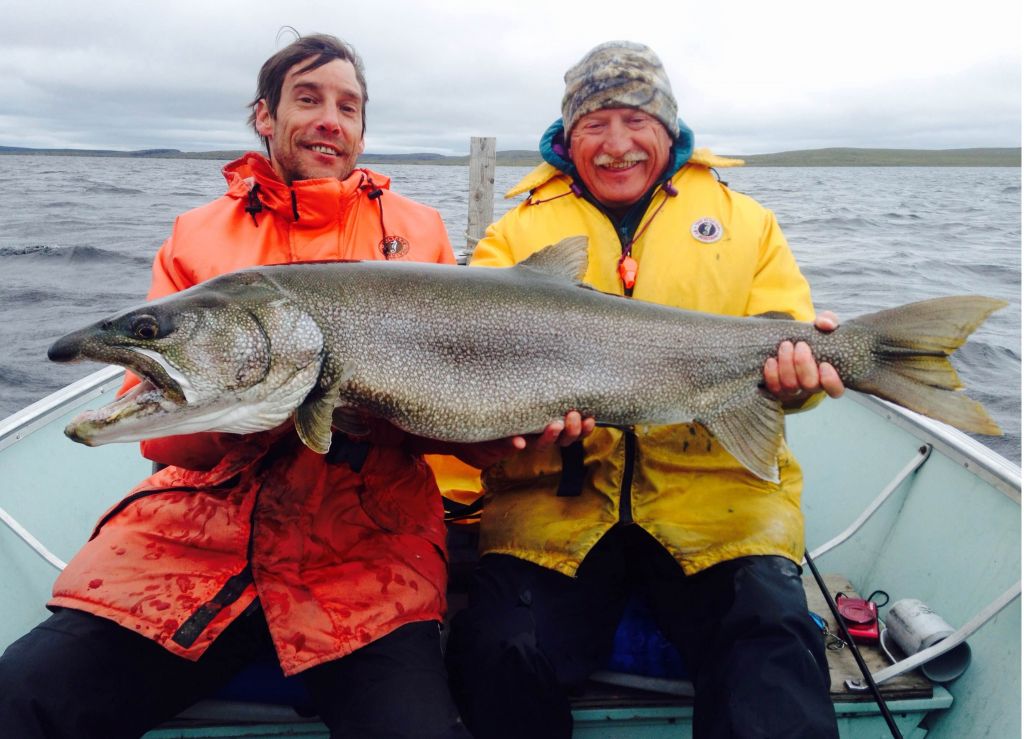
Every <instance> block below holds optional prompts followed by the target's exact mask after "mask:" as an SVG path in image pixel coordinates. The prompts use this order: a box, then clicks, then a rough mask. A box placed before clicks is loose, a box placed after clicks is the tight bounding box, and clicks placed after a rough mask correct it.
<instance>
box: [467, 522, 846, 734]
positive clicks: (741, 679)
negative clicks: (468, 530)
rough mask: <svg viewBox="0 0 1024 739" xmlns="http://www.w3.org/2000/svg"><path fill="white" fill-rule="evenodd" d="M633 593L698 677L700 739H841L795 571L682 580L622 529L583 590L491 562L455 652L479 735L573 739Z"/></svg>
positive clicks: (533, 569)
mask: <svg viewBox="0 0 1024 739" xmlns="http://www.w3.org/2000/svg"><path fill="white" fill-rule="evenodd" d="M634 590H638V591H639V593H640V594H641V596H642V597H644V598H646V599H647V601H648V603H649V605H650V606H651V609H652V611H653V613H654V615H655V619H656V621H657V623H658V627H659V629H660V630H661V631H662V633H663V634H664V635H665V636H666V638H668V640H669V641H671V642H672V643H673V644H674V645H675V646H676V648H677V649H679V650H680V653H681V654H682V655H683V658H684V661H685V662H686V664H687V667H688V669H689V671H690V673H691V674H692V676H693V681H694V687H695V693H696V697H695V704H694V736H695V737H702V738H707V737H779V738H780V739H781V738H785V739H797V738H799V737H806V738H807V739H812V738H813V739H828V738H830V737H838V729H837V726H836V718H835V712H834V709H833V707H832V702H831V699H830V697H829V674H828V664H827V662H826V659H825V649H824V643H823V639H822V635H821V632H820V631H818V630H817V628H816V627H815V626H814V623H813V622H812V620H811V619H810V618H809V616H808V613H807V599H806V596H805V595H804V591H803V586H802V584H801V581H800V570H799V568H798V567H797V565H795V564H794V563H793V562H791V561H790V560H788V559H785V558H782V557H743V558H740V559H736V560H731V561H728V562H723V563H721V564H719V565H716V566H714V567H711V568H709V569H707V570H704V571H702V572H700V573H698V574H696V575H692V576H686V575H685V574H684V572H683V570H682V568H681V567H680V566H679V564H678V563H677V562H676V561H675V560H674V559H673V558H672V557H671V555H669V553H668V552H667V551H665V549H664V548H663V547H662V546H661V545H660V544H659V543H658V542H657V541H656V540H655V539H654V538H653V537H651V536H650V535H649V534H648V533H647V532H645V531H644V530H643V529H641V528H640V527H639V526H636V525H628V526H623V525H618V526H616V527H615V528H613V529H612V530H611V531H610V532H609V533H608V534H607V535H606V536H605V537H603V538H602V539H601V541H600V542H598V544H597V546H596V547H595V548H594V549H593V550H591V552H590V553H589V554H588V555H587V557H586V559H585V560H584V562H583V564H582V566H581V567H580V569H579V571H578V573H577V577H575V578H571V577H567V576H565V575H562V574H559V573H557V572H554V571H553V570H549V569H546V568H543V567H539V566H537V565H535V564H533V563H530V562H526V561H524V560H520V559H517V558H515V557H511V556H507V555H500V554H488V555H485V556H483V557H482V558H481V560H480V563H479V566H478V568H477V571H476V573H475V576H474V582H473V586H472V588H471V590H470V594H469V605H468V607H467V608H466V609H464V610H463V611H461V612H460V613H458V614H457V615H456V616H455V618H454V620H453V623H452V633H451V637H450V639H449V641H448V652H447V659H448V671H449V675H450V678H451V681H452V692H453V694H454V696H455V700H456V703H457V704H458V706H459V708H460V710H461V712H462V716H463V719H464V720H465V722H466V725H467V726H468V727H469V729H470V731H471V732H472V733H473V735H474V736H475V737H477V739H506V738H507V739H520V738H522V737H530V738H531V739H546V738H549V737H550V738H551V739H556V738H557V739H565V738H567V737H569V736H570V735H571V733H572V716H571V713H570V707H569V698H568V696H569V694H570V692H571V691H572V690H573V689H574V688H578V687H579V686H581V685H582V683H584V682H585V680H586V678H587V677H588V676H589V675H590V674H591V673H593V672H594V671H595V670H598V669H601V668H603V667H604V666H605V664H606V663H607V660H608V658H609V656H610V651H611V645H612V640H613V637H614V634H615V629H616V626H617V624H618V622H619V619H620V617H621V614H622V612H623V609H624V607H625V605H626V602H627V599H628V598H629V597H630V595H631V593H632V592H634Z"/></svg>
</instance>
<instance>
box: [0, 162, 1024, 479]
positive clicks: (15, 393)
mask: <svg viewBox="0 0 1024 739" xmlns="http://www.w3.org/2000/svg"><path fill="white" fill-rule="evenodd" d="M221 165H222V163H221V162H216V161H209V160H176V159H122V158H110V159H107V158H91V157H40V156H0V202H3V203H4V204H5V206H4V209H3V210H2V211H0V419H2V418H4V417H6V416H7V415H9V414H11V413H14V412H15V411H17V410H19V409H21V408H23V407H24V406H26V405H28V404H30V403H32V402H34V401H36V400H38V399H40V398H42V397H44V396H45V395H47V394H49V393H51V392H53V391H54V390H56V389H58V388H60V387H62V386H63V385H66V384H67V383H69V382H71V381H73V380H76V379H78V378H80V377H84V376H85V375H87V374H89V373H90V372H93V371H95V370H96V369H98V368H99V365H94V364H77V365H57V364H53V363H50V362H48V361H47V359H46V348H47V347H48V346H49V344H50V343H51V342H52V341H53V340H54V339H55V338H57V337H58V336H61V335H62V334H64V333H66V332H68V331H71V330H73V329H76V328H80V327H81V326H83V325H85V324H86V323H89V322H91V321H94V320H96V319H98V318H101V317H103V316H105V315H107V314H109V313H112V312H114V311H115V310H119V309H121V308H125V307H127V306H129V305H132V304H134V303H137V302H139V301H140V300H141V298H142V297H143V296H144V295H145V293H146V291H147V289H148V286H149V269H150V264H151V262H152V258H153V254H154V253H155V252H156V250H157V247H159V246H160V243H161V241H162V240H163V239H164V238H165V237H166V236H167V234H168V233H169V232H170V229H171V225H172V223H173V220H174V217H175V216H176V215H177V214H178V213H181V212H182V211H184V210H187V209H189V208H192V207H195V206H197V205H201V204H202V203H205V202H207V201H209V200H211V199H213V198H214V197H216V196H218V195H220V194H221V193H222V191H223V186H224V181H223V178H222V177H221V175H220V173H219V170H220V167H221ZM386 171H387V174H389V175H390V176H391V177H392V187H393V188H394V189H395V190H397V191H399V192H401V193H403V194H405V195H407V196H409V197H412V198H414V199H416V200H419V201H421V202H424V203H427V204H429V205H431V206H433V207H435V208H437V209H438V210H439V211H440V212H441V215H442V217H443V218H444V221H445V223H446V225H447V227H448V232H449V235H450V237H451V240H452V244H453V245H454V246H455V248H456V250H462V249H464V248H465V243H466V238H465V230H466V220H467V213H466V211H467V206H466V203H467V200H468V195H467V192H468V178H469V175H468V170H467V169H466V168H463V167H449V166H427V165H417V166H391V167H389V168H387V170H386ZM527 171H528V169H524V168H515V167H509V168H504V167H500V168H498V170H497V175H496V180H497V181H496V185H495V189H496V193H497V196H496V202H495V217H497V216H498V215H500V214H501V213H503V212H504V211H505V210H507V209H508V208H510V207H511V206H512V205H514V202H510V201H504V200H502V199H501V193H503V192H504V191H505V190H507V189H508V188H510V187H511V186H512V185H513V184H514V183H515V182H516V181H517V180H518V179H519V178H520V177H521V176H522V175H523V174H525V173H526V172H527ZM721 175H722V177H723V179H725V180H727V181H728V183H729V185H730V186H731V187H732V188H733V189H736V190H739V191H741V192H745V193H748V194H750V195H752V196H753V197H755V198H756V199H758V200H759V201H761V202H762V203H764V204H765V205H766V206H768V207H770V208H772V209H773V210H774V211H775V212H776V214H777V216H778V219H779V222H780V223H781V224H782V228H783V230H784V231H785V233H786V235H787V237H788V239H789V242H790V245H791V247H792V248H793V251H794V252H795V254H796V257H797V260H798V261H799V262H800V264H801V265H802V268H803V270H804V272H805V274H806V275H807V277H808V279H809V280H810V282H811V286H812V288H813V291H814V297H815V302H816V304H817V306H818V308H819V309H825V308H828V309H831V310H834V311H836V312H837V313H838V314H839V316H840V318H843V317H852V316H855V315H858V314H860V313H864V312H867V311H872V310H877V309H879V308H886V307H892V306H895V305H898V304H901V303H906V302H910V301H913V300H919V299H923V298H930V297H938V296H942V295H954V294H965V293H980V294H985V295H990V296H993V297H998V298H1003V299H1005V300H1007V301H1009V303H1010V306H1009V307H1007V308H1005V309H1004V310H1002V311H1000V312H999V313H997V314H995V315H994V316H993V317H992V318H990V319H989V321H988V322H987V323H986V324H985V325H983V326H982V327H981V328H980V329H979V330H978V331H977V333H975V334H974V336H973V337H972V340H971V341H970V342H969V343H968V344H967V345H966V346H964V347H963V348H962V349H961V350H960V351H959V352H958V353H957V355H956V357H955V358H954V364H956V366H957V368H958V369H959V371H960V374H961V376H962V378H963V380H964V382H965V383H966V385H967V386H968V388H970V390H971V394H972V395H973V396H974V397H975V398H977V399H978V400H980V401H981V402H982V403H983V404H984V405H985V406H986V407H987V408H988V409H989V410H990V412H991V413H992V415H993V416H994V417H995V418H996V420H997V421H998V422H999V424H1000V425H1001V426H1002V428H1003V429H1004V431H1005V432H1006V435H1005V436H1004V437H1000V438H986V437H979V440H980V441H982V442H983V443H985V444H987V445H988V446H990V447H992V448H994V449H995V450H996V451H998V452H1000V453H1001V454H1003V455H1005V456H1007V457H1009V458H1010V459H1012V460H1014V461H1015V462H1017V463H1018V464H1019V463H1020V452H1021V402H1020V391H1021V302H1020V297H1021V282H1020V276H1021V193H1020V180H1021V176H1020V170H1019V169H1016V168H940V167H934V168H928V167H921V168H916V167H892V168H883V167H879V168H843V167H836V168H784V167H778V168H776V167H765V168H751V169H737V170H731V169H730V170H723V171H722V172H721Z"/></svg>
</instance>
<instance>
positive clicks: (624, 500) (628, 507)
mask: <svg viewBox="0 0 1024 739" xmlns="http://www.w3.org/2000/svg"><path fill="white" fill-rule="evenodd" d="M622 433H623V439H624V440H625V442H626V459H625V462H624V463H623V465H622V483H621V485H620V486H619V523H633V493H632V490H633V464H634V462H635V461H636V432H634V431H633V429H625V430H623V432H622Z"/></svg>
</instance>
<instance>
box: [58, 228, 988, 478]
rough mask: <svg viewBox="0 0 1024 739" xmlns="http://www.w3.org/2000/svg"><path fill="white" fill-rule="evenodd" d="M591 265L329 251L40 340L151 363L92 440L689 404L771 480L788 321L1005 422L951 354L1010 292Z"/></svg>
mask: <svg viewBox="0 0 1024 739" xmlns="http://www.w3.org/2000/svg"><path fill="white" fill-rule="evenodd" d="M586 266H587V244H586V239H585V238H583V237H576V238H571V239H566V240H564V241H562V242H560V243H558V244H556V245H554V246H551V247H548V248H547V249H545V250H543V251H540V252H537V253H536V254H534V255H533V256H531V257H530V258H529V259H527V260H525V261H524V262H522V263H520V264H518V265H516V266H514V267H509V268H505V269H473V268H464V267H452V266H443V265H434V264H419V263H400V262H330V263H313V264H294V265H283V266H271V267H258V268H253V269H246V270H241V271H238V272H233V273H231V274H227V275H223V276H221V277H217V278H215V279H212V280H209V281H208V282H205V283H202V284H200V285H196V286H195V287H192V288H190V289H188V290H185V291H183V292H180V293H177V294H175V295H171V296H168V297H166V298H162V299H160V300H156V301H153V302H151V303H147V304H145V305H142V306H140V307H136V308H133V309H131V310H128V311H125V312H123V313H119V314H117V315H115V316H112V317H111V318H108V319H105V320H103V321H100V322H98V323H95V324H93V325H91V326H88V327H86V328H83V329H81V330H79V331H75V332H74V333H71V334H68V335H67V336H65V337H63V338H61V339H59V340H58V341H56V342H55V343H54V344H53V345H52V346H51V347H50V350H49V356H50V359H53V360H55V361H58V362H63V361H72V360H76V359H92V360H98V361H102V362H112V363H115V364H120V365H122V366H124V367H127V368H129V369H131V370H132V371H133V372H135V373H136V374H138V375H139V376H140V377H142V378H144V379H143V381H142V382H141V383H140V384H139V385H138V386H136V387H135V388H134V389H132V390H131V391H130V392H128V393H127V394H126V395H125V396H124V397H122V398H120V399H119V400H116V401H115V402H113V403H111V404H110V405H107V406H105V407H103V408H100V409H98V410H95V411H88V412H86V413H83V414H81V415H80V416H78V417H77V418H76V419H75V420H73V421H72V422H71V424H70V425H69V426H68V427H67V429H66V430H65V433H66V434H67V435H68V436H69V437H71V438H72V439H74V440H76V441H80V442H82V443H85V444H90V445H98V444H106V443H109V442H119V441H138V440H140V439H145V438H151V437H156V436H167V435H171V434H183V433H191V432H196V431H226V432H232V433H248V432H254V431H260V430H264V429H269V428H273V427H275V426H278V425H279V424H281V423H282V422H284V421H285V420H287V419H288V418H289V416H291V417H292V418H293V419H294V423H295V426H296V429H297V431H298V434H299V436H300V437H301V438H302V441H303V442H305V444H306V445H308V446H309V447H310V448H312V449H314V450H316V451H318V452H326V451H327V450H328V448H329V446H330V443H331V426H332V418H333V423H334V426H335V427H336V428H337V427H338V426H339V424H340V426H341V427H342V430H345V431H349V432H352V433H358V432H360V431H361V430H362V428H361V425H360V422H359V417H360V414H370V415H373V416H379V417H382V418H385V419H387V420H389V421H391V422H392V423H394V424H395V425H396V426H398V427H399V428H402V429H404V430H406V431H408V432H410V433H413V434H418V435H420V436H425V437H429V438H434V439H441V440H446V441H457V442H473V441H483V440H488V439H498V438H503V437H507V436H512V435H516V434H528V433H533V432H537V431H539V430H541V429H542V428H543V427H544V426H546V425H547V424H548V423H549V422H551V421H554V420H557V419H561V418H562V417H563V416H564V415H565V413H566V412H567V411H569V410H573V409H576V410H579V411H581V412H582V413H584V414H587V415H592V416H594V417H595V419H596V420H597V421H598V422H599V423H603V424H611V425H618V426H633V425H637V424H674V423H683V422H688V421H697V422H699V423H701V424H702V425H703V426H705V427H706V428H707V429H708V430H709V431H710V432H711V433H713V434H714V435H715V436H716V437H717V438H718V440H719V441H720V442H721V443H722V445H723V446H724V447H725V448H726V449H727V450H728V451H729V452H730V453H731V454H733V455H734V456H735V457H736V458H737V459H738V460H740V461H741V462H742V463H743V464H744V465H746V466H747V467H748V468H749V469H750V470H751V471H752V472H753V473H754V474H756V475H758V476H759V477H761V478H764V479H766V480H778V469H777V463H776V460H777V455H778V449H779V445H780V444H781V441H782V432H783V411H782V406H781V404H780V402H779V401H778V400H777V399H776V398H774V397H773V396H771V395H769V394H767V393H766V392H765V391H764V390H763V388H762V387H761V386H760V385H761V382H762V379H763V366H764V363H765V360H766V359H767V358H768V357H770V356H774V355H775V353H776V350H777V348H778V346H779V344H780V343H781V342H782V341H784V340H789V341H793V342H796V341H806V342H807V343H808V344H809V345H810V347H811V349H812V351H813V352H814V356H815V358H816V359H817V360H818V361H827V362H830V363H832V364H833V365H834V366H835V368H836V370H837V371H838V372H839V375H840V377H842V379H843V382H844V383H845V384H846V387H848V388H850V389H853V390H858V391H861V392H865V393H870V394H872V395H877V396H879V397H882V398H885V399H887V400H891V401H893V402H895V403H898V404H900V405H902V406H905V407H907V408H910V409H912V410H915V411H918V412H919V413H923V414H925V415H928V416H931V417H933V418H937V419H939V420H941V421H945V422H946V423H949V424H952V425H953V426H956V427H958V428H960V429H963V430H965V431H972V432H976V433H981V434H998V433H1000V431H999V428H998V427H997V426H996V424H995V422H994V421H992V419H991V418H990V417H989V416H988V414H987V413H986V412H985V410H984V408H982V407H981V405H980V404H978V403H976V402H975V401H973V400H971V399H970V398H968V397H967V396H966V395H964V394H963V393H962V392H959V390H960V388H961V384H960V382H959V380H958V378H957V375H956V372H955V371H954V369H953V367H952V365H951V364H950V363H949V360H948V359H947V357H948V356H949V355H950V354H951V353H952V352H953V351H954V350H955V349H956V348H957V347H959V346H960V345H961V344H963V342H964V341H965V340H966V338H967V336H968V335H969V334H970V333H971V332H972V331H973V330H974V329H975V328H977V326H978V325H979V324H981V323H982V321H984V320H985V318H986V317H987V316H988V315H989V314H990V313H992V311H994V310H997V309H998V308H1001V307H1002V306H1004V305H1005V303H1004V302H1003V301H1000V300H993V299H991V298H985V297H975V296H966V297H950V298H938V299H935V300H927V301H924V302H920V303H913V304H910V305H905V306H902V307H899V308H894V309H892V310H886V311H881V312H879V313H872V314H870V315H866V316H861V317H859V318H856V319H853V320H850V321H846V322H844V323H843V324H842V325H841V326H840V327H839V328H838V329H837V330H835V331H833V332H831V333H823V332H820V331H818V330H816V329H815V328H814V326H813V325H811V324H807V323H800V322H797V321H789V320H776V319H768V318H733V317H726V316H715V315H708V314H703V313H695V312H690V311H684V310H679V309H677V308H670V307H667V306H663V305H657V304H653V303H645V302H641V301H637V300H630V299H626V298H622V297H618V296H614V295H607V294H604V293H600V292H597V291H595V290H592V289H590V288H587V287H585V286H583V285H582V284H581V283H580V282H579V280H580V279H581V278H582V275H583V274H584V272H585V271H586ZM337 407H341V408H342V409H343V410H342V411H341V412H340V413H335V409H336V408H337Z"/></svg>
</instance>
